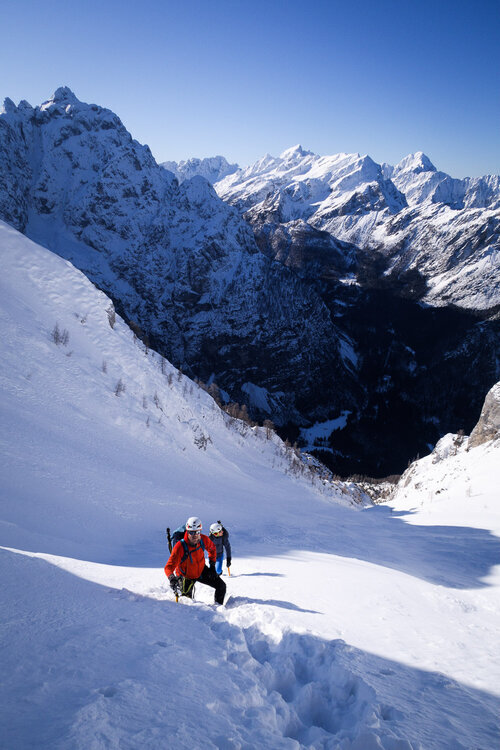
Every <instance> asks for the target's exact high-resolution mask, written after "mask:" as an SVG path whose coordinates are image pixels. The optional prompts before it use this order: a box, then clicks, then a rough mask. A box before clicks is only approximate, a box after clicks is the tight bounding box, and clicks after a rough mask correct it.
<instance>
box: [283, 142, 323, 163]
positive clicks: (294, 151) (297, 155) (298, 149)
mask: <svg viewBox="0 0 500 750" xmlns="http://www.w3.org/2000/svg"><path fill="white" fill-rule="evenodd" d="M304 156H315V154H314V153H313V152H312V151H306V150H305V149H303V148H302V146H301V145H300V143H297V145H296V146H291V147H290V148H287V149H286V150H285V151H283V153H282V154H280V159H283V160H284V161H292V160H293V159H303V158H304Z"/></svg>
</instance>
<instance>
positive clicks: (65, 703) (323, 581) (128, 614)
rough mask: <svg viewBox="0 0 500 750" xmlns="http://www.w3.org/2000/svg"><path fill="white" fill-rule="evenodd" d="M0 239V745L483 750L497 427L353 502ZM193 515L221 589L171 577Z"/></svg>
mask: <svg viewBox="0 0 500 750" xmlns="http://www.w3.org/2000/svg"><path fill="white" fill-rule="evenodd" d="M0 253H1V258H2V276H1V279H0V316H1V326H2V337H1V339H0V348H1V362H2V367H1V381H0V382H1V392H0V417H1V419H0V424H1V433H0V444H1V453H2V467H1V498H2V503H1V517H0V544H1V545H2V546H1V549H0V558H1V565H2V575H1V576H0V591H1V602H2V606H1V608H0V632H1V640H0V643H1V646H0V649H1V650H0V666H1V669H2V675H3V679H2V686H1V688H0V727H1V736H2V742H3V743H4V746H5V747H8V748H9V750H18V749H19V750H21V748H23V749H24V748H27V747H37V748H51V750H53V749H57V750H68V749H69V748H84V747H85V748H87V747H88V748H94V749H98V748H103V749H104V748H119V747H120V748H128V749H130V750H139V748H140V749H141V750H144V749H146V750H153V749H154V750H158V749H161V750H163V749H165V750H167V748H171V747H177V748H182V749H184V748H186V750H187V748H201V747H203V748H214V749H215V748H225V749H227V750H228V749H229V748H232V749H236V748H256V747H259V748H269V750H274V749H275V748H287V749H288V748H290V749H291V748H295V749H296V750H297V749H299V748H313V749H316V748H317V749H318V750H319V749H320V748H321V749H325V748H340V750H375V749H378V750H380V748H383V750H411V749H413V750H417V749H418V750H427V749H428V748H435V750H442V749H443V748H455V749H457V750H460V749H461V748H469V749H470V750H472V748H492V747H494V746H495V744H496V743H497V742H498V737H499V721H498V708H499V705H500V699H499V696H500V670H499V668H498V662H497V660H496V654H497V646H498V642H497V637H498V632H499V629H500V606H499V596H498V594H499V588H500V568H499V565H500V539H499V534H500V517H499V516H500V513H499V507H498V495H497V487H498V453H499V451H498V443H495V442H491V441H490V442H488V443H485V444H484V445H481V446H479V447H477V448H474V449H473V450H471V451H470V452H469V453H468V454H467V453H464V452H463V451H462V452H460V454H457V455H456V456H450V457H449V458H445V457H443V458H442V460H441V461H440V462H439V463H436V464H432V463H431V464H430V465H428V464H424V463H419V464H418V467H417V468H416V469H415V471H416V472H417V471H418V474H419V482H415V483H414V484H412V485H410V484H408V486H407V487H405V488H403V490H404V492H403V494H402V495H401V496H399V495H398V496H397V497H396V499H395V501H394V503H393V504H392V506H377V507H373V506H369V505H366V504H365V505H363V504H359V503H357V502H356V500H359V499H360V496H359V493H356V491H355V488H352V487H348V486H346V485H342V484H338V485H334V484H330V483H326V484H325V483H323V482H322V481H320V480H318V479H315V480H314V479H313V480H312V481H311V479H308V478H307V476H300V475H295V472H292V471H291V458H290V455H287V452H286V450H285V448H284V446H283V444H282V443H281V441H279V440H278V439H276V438H270V439H269V438H267V437H266V434H265V431H264V430H262V429H253V430H250V429H249V428H247V427H245V426H244V425H241V424H237V423H236V424H235V423H231V420H229V419H228V418H227V416H226V415H223V414H222V413H221V412H220V411H219V409H218V408H217V407H216V406H215V404H214V402H213V401H212V400H211V398H210V397H209V396H208V395H207V394H206V393H205V392H204V391H203V390H202V389H199V388H197V387H196V386H194V385H193V384H192V383H191V382H190V381H189V380H188V379H186V378H185V377H183V376H180V377H179V375H178V373H177V371H176V370H175V369H174V368H173V367H172V366H171V365H170V364H169V363H168V362H167V361H165V360H162V359H161V358H160V357H158V356H157V355H154V354H153V353H152V352H151V351H150V350H146V349H145V347H144V345H143V344H142V343H140V342H139V341H138V340H134V336H133V334H132V333H131V331H130V330H129V329H128V328H127V327H126V326H125V325H124V324H123V322H122V321H121V319H120V318H119V317H118V316H116V317H115V316H114V311H113V308H112V305H111V303H110V300H109V299H108V298H107V297H106V296H105V295H104V294H103V293H102V292H100V291H98V290H96V288H95V287H94V286H93V285H92V284H91V283H90V282H88V280H87V279H86V278H85V277H84V276H83V275H82V274H81V273H79V272H78V271H76V270H75V269H74V268H73V266H71V264H69V263H68V262H66V261H64V260H62V259H61V258H60V257H58V256H55V255H52V254H51V253H49V252H48V251H47V250H45V249H42V248H40V247H38V246H36V245H34V243H32V242H31V241H29V240H27V239H26V238H25V237H24V236H22V235H20V234H18V233H17V232H16V231H15V230H13V229H12V228H10V227H8V226H6V225H4V224H0ZM449 462H451V463H449ZM426 467H427V468H426ZM447 467H449V469H448V468H447ZM436 471H438V473H436ZM443 486H444V488H445V489H446V493H445V494H443V493H442V492H441V493H438V489H440V488H441V487H443ZM193 513H196V514H198V515H200V516H201V517H202V519H203V522H204V525H205V528H206V527H207V526H208V525H209V524H210V523H211V522H212V521H213V520H216V519H217V518H221V519H222V520H223V522H224V523H225V524H226V525H227V527H228V528H229V530H230V533H231V542H232V546H233V565H232V570H231V573H232V575H231V577H228V576H227V575H225V580H226V583H227V586H228V593H229V598H228V600H227V603H226V605H225V606H224V607H220V608H214V605H213V604H211V601H212V592H211V590H207V589H205V588H204V587H203V586H201V585H200V586H198V587H197V592H196V600H195V601H194V602H189V601H183V600H181V602H180V603H179V604H176V603H175V601H174V600H173V599H172V597H171V595H170V593H169V589H168V586H167V581H166V578H165V576H164V573H163V570H162V567H163V565H164V563H165V561H166V558H167V548H166V543H165V538H164V529H165V526H166V525H171V526H174V525H177V524H178V523H180V522H182V521H184V520H185V518H186V517H187V516H188V515H191V514H193Z"/></svg>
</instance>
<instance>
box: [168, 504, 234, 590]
mask: <svg viewBox="0 0 500 750" xmlns="http://www.w3.org/2000/svg"><path fill="white" fill-rule="evenodd" d="M201 529H202V524H201V521H200V519H199V518H196V517H194V516H193V517H191V518H188V520H187V521H186V532H185V534H184V538H183V539H181V540H180V541H179V542H177V544H176V545H175V547H174V548H173V550H172V554H171V555H170V557H169V558H168V562H167V564H166V565H165V575H166V576H167V578H168V580H169V582H170V588H171V589H172V591H173V592H174V593H175V594H177V595H180V596H188V597H189V598H192V597H193V586H194V584H195V582H196V581H200V583H205V584H206V585H207V586H211V587H212V588H213V589H215V603H216V604H223V603H224V597H225V595H226V584H225V583H224V581H223V580H222V578H220V577H219V576H218V575H217V573H216V572H215V560H216V557H217V552H216V549H215V545H214V543H213V542H212V541H211V539H209V538H208V536H205V534H202V533H201ZM205 552H207V553H208V559H209V563H210V567H209V568H207V566H206V565H205Z"/></svg>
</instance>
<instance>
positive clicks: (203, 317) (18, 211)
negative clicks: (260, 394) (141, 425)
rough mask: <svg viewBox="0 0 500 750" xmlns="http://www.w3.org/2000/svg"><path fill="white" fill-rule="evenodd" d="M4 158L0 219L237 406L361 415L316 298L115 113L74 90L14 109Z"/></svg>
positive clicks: (3, 122) (286, 415) (1, 146)
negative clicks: (253, 401) (347, 409)
mask: <svg viewBox="0 0 500 750" xmlns="http://www.w3.org/2000/svg"><path fill="white" fill-rule="evenodd" d="M0 153H1V157H2V158H1V168H0V188H1V189H0V218H2V219H3V220H4V221H6V222H8V223H10V224H11V225H12V226H14V227H15V228H16V229H18V230H20V231H21V232H23V233H25V234H26V235H27V236H28V237H30V238H31V239H33V240H35V241H36V242H38V243H39V244H42V245H44V246H46V247H48V248H49V249H51V250H53V251H55V252H57V253H58V254H59V255H61V256H63V257H65V258H67V259H68V260H70V261H71V262H72V263H73V264H74V265H76V266H77V267H78V268H80V269H81V270H82V271H84V273H85V274H86V275H87V276H88V277H89V278H90V279H91V280H92V281H93V282H94V283H95V284H97V285H98V286H99V287H100V288H102V289H103V290H104V291H105V292H106V293H107V294H109V295H110V296H111V297H112V298H113V299H114V300H115V302H116V305H117V308H118V309H119V310H120V312H121V313H123V315H124V316H125V317H126V319H128V320H129V321H134V322H135V323H136V324H138V326H139V327H140V328H141V329H142V331H143V332H144V334H147V337H148V339H149V341H150V342H151V343H154V345H155V346H156V348H158V349H159V350H160V351H161V352H163V353H164V354H165V355H166V356H167V357H168V358H169V359H170V360H171V361H172V362H174V363H175V364H176V365H177V366H182V367H183V368H184V369H185V370H186V371H187V372H188V373H191V374H193V375H196V376H198V377H201V378H202V379H203V380H209V379H214V378H215V380H216V381H217V383H218V384H219V386H220V387H221V388H223V389H224V391H226V392H227V397H228V398H231V399H234V400H239V401H243V400H246V401H249V397H248V393H252V392H253V389H254V386H255V387H258V388H261V389H265V391H266V393H267V403H268V404H269V409H270V413H267V414H265V415H264V416H267V417H270V416H272V417H273V418H274V419H275V421H277V422H280V421H281V422H283V421H286V420H287V419H294V420H299V421H300V420H303V419H304V418H305V417H303V416H301V414H302V412H303V411H304V410H305V409H306V408H307V409H308V408H309V405H310V403H311V402H312V394H318V393H319V394H322V397H321V398H320V400H319V402H318V401H316V403H317V409H318V410H319V411H321V409H322V408H323V409H324V408H330V406H329V405H330V403H331V401H332V400H333V402H335V401H336V402H338V403H339V405H340V402H344V401H347V402H349V403H351V404H352V403H353V402H354V395H353V393H354V391H355V389H356V388H357V387H358V386H357V384H356V382H355V377H354V376H353V374H352V363H351V362H350V361H348V360H346V361H345V360H344V358H343V350H344V340H345V338H346V337H345V336H343V335H342V333H341V331H339V330H338V328H337V326H336V325H335V324H334V323H333V322H332V319H331V316H330V313H329V311H328V309H327V308H326V306H325V305H324V303H323V301H322V299H321V297H320V296H319V295H318V294H317V292H316V291H315V289H314V287H313V286H312V285H310V284H309V285H308V284H305V283H304V282H303V281H302V280H300V279H298V278H297V277H296V276H295V275H293V274H292V273H290V271H289V270H287V269H285V268H284V267H283V266H282V265H281V264H279V263H276V262H274V261H273V260H272V259H270V258H268V257H266V256H265V255H263V254H262V253H261V252H259V250H258V248H257V246H256V244H255V240H254V237H253V234H252V231H251V229H250V227H249V226H248V224H247V223H245V222H244V221H243V220H242V218H241V216H240V214H239V212H238V211H237V210H236V209H235V208H233V207H230V206H229V205H227V203H224V202H223V201H222V200H221V199H220V198H219V197H218V196H217V195H216V193H215V191H214V190H213V188H212V187H211V186H210V184H209V183H208V182H207V181H206V180H205V179H203V178H202V177H200V176H195V177H193V178H191V179H186V180H185V181H184V182H182V184H179V182H178V180H177V179H176V178H175V177H174V175H173V174H172V173H170V172H169V171H167V170H166V169H164V168H162V167H160V166H159V165H158V164H157V163H156V162H155V160H154V158H153V156H152V154H151V152H150V150H149V148H148V147H147V146H143V145H141V144H139V143H138V142H137V141H135V140H133V138H132V137H131V135H130V134H129V133H128V132H127V130H126V129H125V128H124V126H123V124H122V123H121V121H120V120H119V118H118V117H117V116H116V115H115V114H114V113H112V112H111V111H109V110H107V109H104V108H102V107H99V106H97V105H94V104H90V105H89V104H84V103H82V102H80V101H79V100H78V99H77V98H76V96H75V95H74V94H73V93H72V92H71V91H70V90H69V89H68V88H60V89H58V90H57V91H56V93H55V94H54V96H53V97H52V98H51V99H50V100H49V101H47V102H45V103H44V104H42V105H41V106H40V107H31V106H30V105H29V104H27V103H26V102H21V103H20V104H19V106H17V107H16V106H15V105H14V103H13V102H12V101H10V100H6V102H5V105H4V111H3V114H2V115H1V116H0ZM243 386H245V387H246V388H245V389H244V388H243ZM323 394H324V395H323ZM320 402H321V403H320ZM306 405H307V406H306ZM256 411H258V410H257V409H256Z"/></svg>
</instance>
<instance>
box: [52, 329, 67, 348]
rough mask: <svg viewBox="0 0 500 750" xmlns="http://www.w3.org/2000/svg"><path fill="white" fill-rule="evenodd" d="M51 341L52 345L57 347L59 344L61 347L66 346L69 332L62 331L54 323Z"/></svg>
mask: <svg viewBox="0 0 500 750" xmlns="http://www.w3.org/2000/svg"><path fill="white" fill-rule="evenodd" d="M52 341H53V342H54V344H57V346H59V345H60V344H61V345H62V346H67V345H68V343H69V332H68V330H67V329H66V328H64V329H63V330H62V331H61V329H60V328H59V323H56V324H55V326H54V328H53V330H52Z"/></svg>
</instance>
